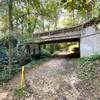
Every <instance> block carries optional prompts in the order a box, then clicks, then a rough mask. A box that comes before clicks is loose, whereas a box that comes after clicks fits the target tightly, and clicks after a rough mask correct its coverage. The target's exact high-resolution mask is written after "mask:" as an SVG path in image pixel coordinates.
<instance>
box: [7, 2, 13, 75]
mask: <svg viewBox="0 0 100 100" xmlns="http://www.w3.org/2000/svg"><path fill="white" fill-rule="evenodd" d="M8 8H9V13H8V14H9V40H8V41H9V73H10V74H11V69H12V46H11V41H10V40H11V37H10V36H11V34H12V32H13V23H12V0H10V1H9V2H8Z"/></svg>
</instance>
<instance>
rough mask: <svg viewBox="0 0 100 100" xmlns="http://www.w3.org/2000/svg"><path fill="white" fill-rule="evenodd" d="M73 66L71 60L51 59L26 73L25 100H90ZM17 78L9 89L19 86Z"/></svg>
mask: <svg viewBox="0 0 100 100" xmlns="http://www.w3.org/2000/svg"><path fill="white" fill-rule="evenodd" d="M74 66H75V65H74V60H72V59H65V58H52V59H51V60H49V61H46V62H45V63H43V64H41V65H39V66H38V67H37V68H35V69H34V68H33V69H31V70H30V71H28V72H26V82H27V84H28V89H27V97H26V98H25V100H92V99H91V97H90V96H91V95H90V94H89V93H88V92H87V91H86V90H84V88H83V87H82V85H81V84H80V80H79V79H78V78H77V75H76V73H75V70H74ZM19 77H20V75H19V76H18V77H16V78H14V80H12V81H10V83H9V86H10V88H14V87H16V85H17V84H19V82H20V79H19ZM89 95H90V96H89ZM0 100H3V99H0ZM7 100H9V99H7Z"/></svg>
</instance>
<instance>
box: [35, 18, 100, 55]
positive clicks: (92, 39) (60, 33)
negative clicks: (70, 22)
mask: <svg viewBox="0 0 100 100" xmlns="http://www.w3.org/2000/svg"><path fill="white" fill-rule="evenodd" d="M99 25H100V17H98V18H94V19H92V20H90V21H88V22H85V23H83V24H81V25H78V26H74V27H70V28H63V29H59V30H55V31H49V32H44V33H36V34H34V36H37V37H38V38H39V41H38V42H37V43H38V44H39V45H41V44H48V43H61V42H75V41H77V42H79V43H80V55H81V57H83V56H90V55H92V54H95V53H100V29H99V27H98V26H99Z"/></svg>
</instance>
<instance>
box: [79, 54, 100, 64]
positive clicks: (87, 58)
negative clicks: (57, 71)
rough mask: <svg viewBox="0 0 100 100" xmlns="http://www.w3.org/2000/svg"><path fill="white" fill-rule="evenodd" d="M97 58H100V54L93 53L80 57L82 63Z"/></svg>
mask: <svg viewBox="0 0 100 100" xmlns="http://www.w3.org/2000/svg"><path fill="white" fill-rule="evenodd" d="M97 59H100V55H98V54H97V55H92V56H90V57H82V58H80V59H79V64H80V65H82V64H84V63H85V62H88V61H95V60H97Z"/></svg>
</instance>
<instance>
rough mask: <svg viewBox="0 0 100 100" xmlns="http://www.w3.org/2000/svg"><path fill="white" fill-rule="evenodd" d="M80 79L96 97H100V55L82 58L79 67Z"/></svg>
mask: <svg viewBox="0 0 100 100" xmlns="http://www.w3.org/2000/svg"><path fill="white" fill-rule="evenodd" d="M76 70H77V74H78V77H79V78H80V79H81V80H82V81H83V83H84V85H85V87H87V89H89V90H90V91H91V92H92V93H93V94H94V97H98V96H99V95H100V55H93V56H90V57H84V58H80V59H79V61H78V65H77V69H76Z"/></svg>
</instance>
